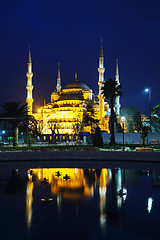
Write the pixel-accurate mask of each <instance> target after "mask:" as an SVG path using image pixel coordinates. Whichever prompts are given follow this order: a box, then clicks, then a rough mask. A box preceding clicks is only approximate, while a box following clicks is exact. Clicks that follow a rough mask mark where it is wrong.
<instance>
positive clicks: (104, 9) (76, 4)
mask: <svg viewBox="0 0 160 240" xmlns="http://www.w3.org/2000/svg"><path fill="white" fill-rule="evenodd" d="M159 9H160V2H159V1H158V0H157V1H154V0H152V1H151V0H101V1H98V0H95V1H91V0H85V1H84V0H81V1H70V0H68V1H67V0H66V1H65V0H62V1H60V0H52V1H49V0H45V1H42V0H32V1H30V0H28V1H22V0H19V1H17V0H15V1H12V0H11V1H8V0H1V5H0V29H1V37H0V52H1V58H0V66H1V71H0V86H1V88H0V89H1V94H0V104H3V103H4V102H6V101H19V100H21V101H22V102H23V103H24V102H25V98H26V89H25V87H26V81H27V79H26V76H25V74H26V72H27V60H28V46H29V43H30V45H31V55H32V63H33V65H32V66H33V74H34V76H33V85H34V90H33V98H34V109H35V111H36V110H37V108H38V107H39V106H40V105H42V104H43V100H44V99H45V100H46V102H49V101H50V95H51V93H52V92H53V91H54V89H55V86H56V77H57V65H58V61H60V65H61V81H62V86H64V85H66V84H67V83H69V82H71V81H73V80H74V73H75V72H78V79H79V81H81V82H85V83H86V84H87V85H88V86H89V87H90V88H91V89H93V91H94V92H98V83H97V82H98V71H97V68H98V58H99V51H100V39H101V37H102V38H103V50H104V59H105V69H106V71H105V80H107V79H108V78H114V76H115V64H116V58H118V59H119V73H120V83H121V84H122V87H123V92H124V95H123V96H122V98H121V105H122V107H124V106H127V105H130V106H135V107H138V108H139V110H140V111H141V112H143V113H144V114H148V113H149V100H148V95H147V93H144V89H145V88H146V87H150V88H152V89H153V90H152V98H151V99H152V106H155V105H156V104H158V103H160V99H159V89H160V79H159V77H160V14H159Z"/></svg>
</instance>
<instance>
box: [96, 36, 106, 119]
mask: <svg viewBox="0 0 160 240" xmlns="http://www.w3.org/2000/svg"><path fill="white" fill-rule="evenodd" d="M98 72H99V81H98V85H99V94H98V99H99V119H100V120H101V119H102V118H103V117H104V96H103V94H102V90H101V89H102V87H103V86H104V72H105V68H104V58H103V46H102V38H101V48H100V56H99V68H98Z"/></svg>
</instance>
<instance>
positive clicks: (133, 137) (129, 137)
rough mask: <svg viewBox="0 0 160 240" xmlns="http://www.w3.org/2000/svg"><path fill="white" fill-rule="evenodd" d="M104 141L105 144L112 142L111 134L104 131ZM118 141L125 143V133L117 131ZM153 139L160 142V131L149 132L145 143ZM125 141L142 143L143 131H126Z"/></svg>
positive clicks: (126, 142)
mask: <svg viewBox="0 0 160 240" xmlns="http://www.w3.org/2000/svg"><path fill="white" fill-rule="evenodd" d="M102 137H103V142H104V143H105V144H107V143H109V142H110V137H111V134H110V133H107V132H103V133H102ZM115 140H116V143H120V144H122V143H123V133H115ZM152 140H159V142H160V132H153V133H149V134H148V137H146V138H145V143H146V144H147V143H149V142H150V141H152ZM124 143H125V144H141V143H142V139H141V133H124Z"/></svg>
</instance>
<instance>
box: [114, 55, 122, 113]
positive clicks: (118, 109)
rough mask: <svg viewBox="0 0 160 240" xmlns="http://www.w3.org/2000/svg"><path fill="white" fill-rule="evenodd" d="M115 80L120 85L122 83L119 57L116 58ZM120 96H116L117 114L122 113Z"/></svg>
mask: <svg viewBox="0 0 160 240" xmlns="http://www.w3.org/2000/svg"><path fill="white" fill-rule="evenodd" d="M115 80H116V82H117V83H118V85H119V84H120V83H119V70H118V58H117V59H116V75H115ZM120 107H121V105H120V96H117V97H116V98H115V113H116V115H117V116H118V115H120Z"/></svg>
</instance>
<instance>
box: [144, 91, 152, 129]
mask: <svg viewBox="0 0 160 240" xmlns="http://www.w3.org/2000/svg"><path fill="white" fill-rule="evenodd" d="M145 92H146V93H148V96H149V119H150V131H151V89H150V88H146V89H145Z"/></svg>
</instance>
